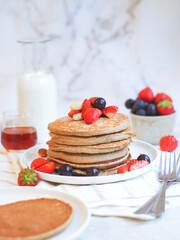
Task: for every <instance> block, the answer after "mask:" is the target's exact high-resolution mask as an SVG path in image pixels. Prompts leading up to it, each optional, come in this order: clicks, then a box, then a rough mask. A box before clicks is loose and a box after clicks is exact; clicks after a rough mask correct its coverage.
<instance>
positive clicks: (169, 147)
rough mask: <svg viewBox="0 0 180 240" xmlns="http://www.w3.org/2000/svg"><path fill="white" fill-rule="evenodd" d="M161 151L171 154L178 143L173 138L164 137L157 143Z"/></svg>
mask: <svg viewBox="0 0 180 240" xmlns="http://www.w3.org/2000/svg"><path fill="white" fill-rule="evenodd" d="M159 146H160V149H161V150H162V151H166V152H172V151H174V150H175V149H176V148H177V147H178V141H177V139H176V138H175V137H174V136H164V137H162V138H161V139H160V141H159Z"/></svg>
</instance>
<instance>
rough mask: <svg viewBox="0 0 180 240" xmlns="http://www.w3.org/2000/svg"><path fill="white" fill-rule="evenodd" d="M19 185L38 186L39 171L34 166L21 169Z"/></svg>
mask: <svg viewBox="0 0 180 240" xmlns="http://www.w3.org/2000/svg"><path fill="white" fill-rule="evenodd" d="M18 175H19V176H18V185H19V186H36V185H37V183H38V173H36V172H35V171H34V168H32V169H30V168H29V167H27V168H25V169H21V172H20V173H19V174H18Z"/></svg>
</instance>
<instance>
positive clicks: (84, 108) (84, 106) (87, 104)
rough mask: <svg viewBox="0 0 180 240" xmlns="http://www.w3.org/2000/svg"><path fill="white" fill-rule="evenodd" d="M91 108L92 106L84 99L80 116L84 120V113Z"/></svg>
mask: <svg viewBox="0 0 180 240" xmlns="http://www.w3.org/2000/svg"><path fill="white" fill-rule="evenodd" d="M90 108H92V105H91V103H90V101H89V100H88V99H85V100H84V102H83V104H82V116H83V118H84V113H85V112H86V110H88V109H90Z"/></svg>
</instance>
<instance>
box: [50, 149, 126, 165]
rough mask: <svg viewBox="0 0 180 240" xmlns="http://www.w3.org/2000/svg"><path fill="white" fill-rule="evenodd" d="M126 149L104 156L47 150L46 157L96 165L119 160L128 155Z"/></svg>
mask: <svg viewBox="0 0 180 240" xmlns="http://www.w3.org/2000/svg"><path fill="white" fill-rule="evenodd" d="M128 151H129V150H128V148H123V149H121V150H119V151H115V152H112V153H104V154H87V153H67V152H56V151H52V150H50V149H49V150H48V152H47V153H48V157H52V158H58V159H61V160H64V161H67V162H71V163H77V164H78V163H85V164H86V163H95V162H96V163H97V162H103V161H109V160H112V159H115V158H120V157H123V156H125V155H126V154H127V153H128Z"/></svg>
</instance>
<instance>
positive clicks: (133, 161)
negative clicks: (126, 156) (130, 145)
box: [127, 159, 138, 169]
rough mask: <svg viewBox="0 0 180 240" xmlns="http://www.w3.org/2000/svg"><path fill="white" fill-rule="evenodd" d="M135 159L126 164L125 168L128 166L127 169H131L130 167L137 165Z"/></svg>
mask: <svg viewBox="0 0 180 240" xmlns="http://www.w3.org/2000/svg"><path fill="white" fill-rule="evenodd" d="M137 161H138V160H137V159H132V160H131V161H129V162H128V164H127V166H128V169H129V168H130V167H131V165H133V164H135V163H137Z"/></svg>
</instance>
